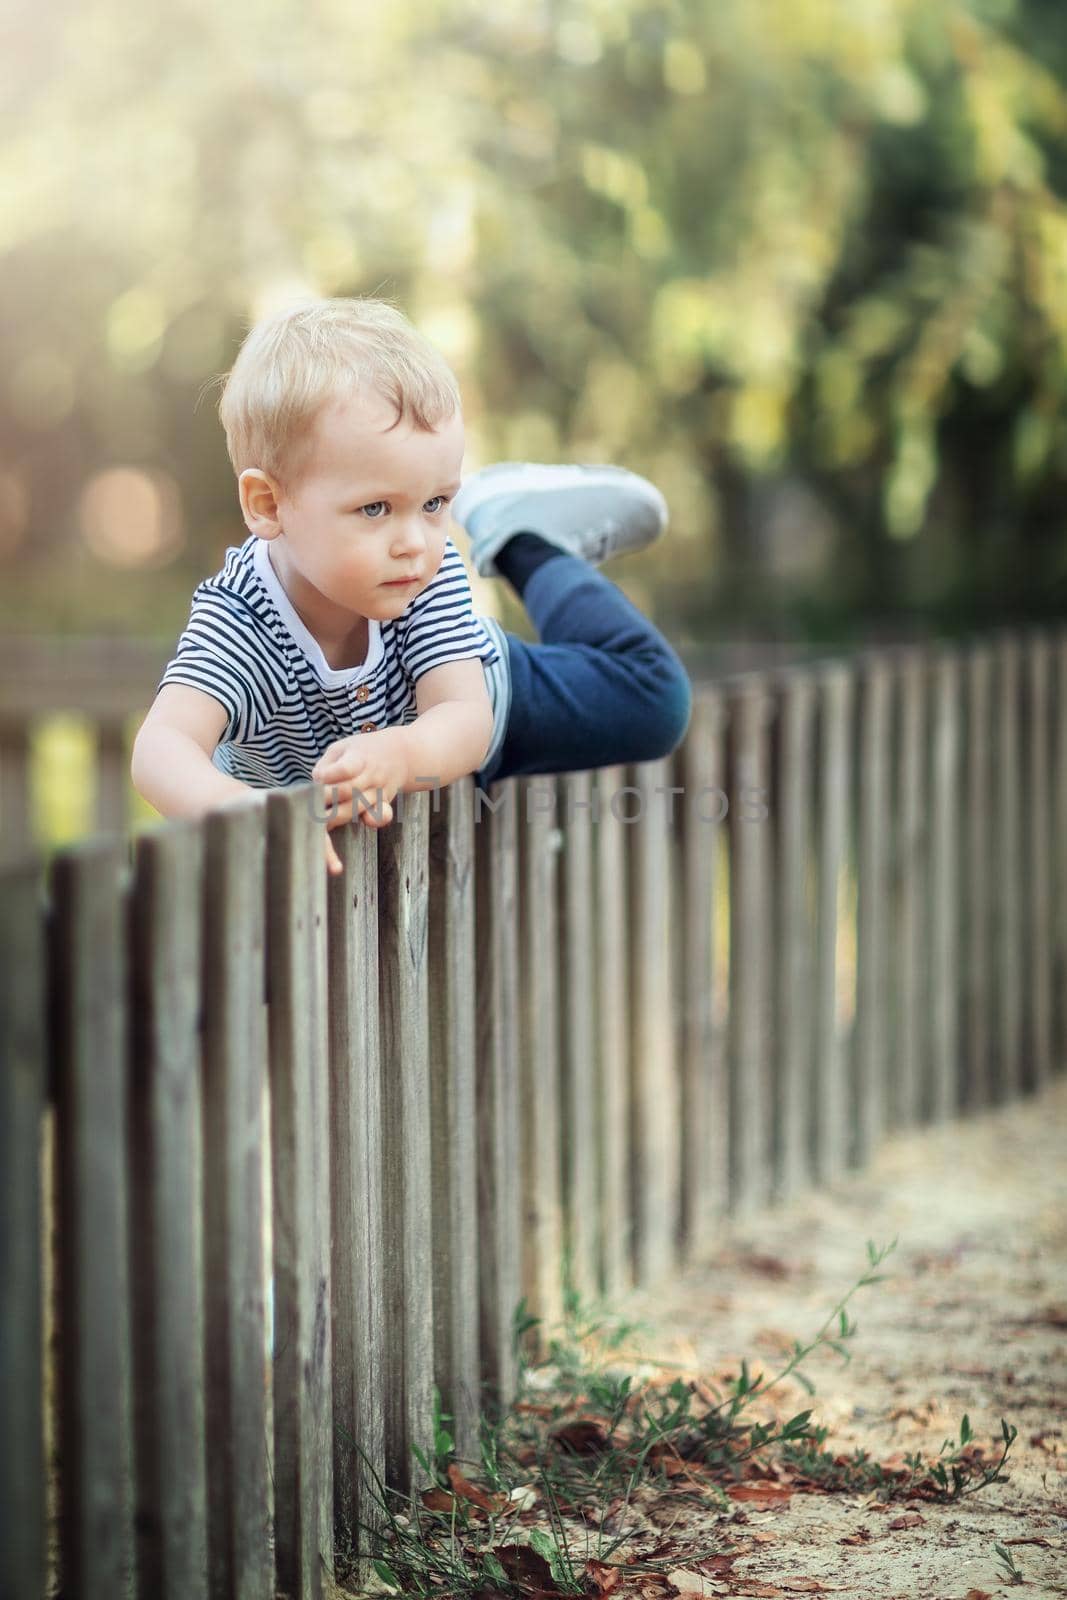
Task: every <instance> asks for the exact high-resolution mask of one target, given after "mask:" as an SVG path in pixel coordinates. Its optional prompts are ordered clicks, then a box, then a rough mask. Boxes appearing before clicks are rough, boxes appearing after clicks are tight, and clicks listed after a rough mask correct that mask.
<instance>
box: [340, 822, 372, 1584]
mask: <svg viewBox="0 0 1067 1600" xmlns="http://www.w3.org/2000/svg"><path fill="white" fill-rule="evenodd" d="M333 838H334V841H335V845H336V848H337V851H338V854H339V855H340V857H341V860H342V862H343V864H344V873H343V876H342V877H340V878H334V879H332V880H331V882H330V885H329V891H328V912H327V915H328V925H329V974H328V982H329V993H330V1008H329V1030H330V1041H329V1048H330V1127H331V1143H330V1190H331V1225H332V1227H331V1232H332V1253H331V1288H332V1299H333V1328H332V1332H333V1367H332V1371H333V1422H334V1428H333V1473H334V1496H335V1505H336V1526H337V1534H338V1537H339V1539H340V1540H342V1541H343V1542H344V1543H345V1544H346V1545H347V1546H349V1547H350V1548H352V1547H354V1546H357V1545H358V1546H359V1547H360V1548H361V1549H365V1550H366V1549H369V1548H371V1547H372V1545H373V1542H374V1538H375V1535H376V1533H377V1531H378V1529H379V1528H380V1527H381V1525H382V1523H383V1522H384V1520H385V1508H384V1506H383V1505H382V1502H381V1485H382V1483H383V1482H384V1479H385V1417H384V1409H383V1407H382V1404H381V1399H380V1397H381V1393H382V1387H383V1383H384V1371H385V1321H384V1302H385V1257H384V1251H385V1245H384V1237H383V1225H382V1206H383V1180H382V1099H381V1097H382V1055H381V1037H380V1031H379V1025H378V835H377V833H376V832H375V831H374V829H372V828H360V829H358V830H356V829H352V828H346V829H343V830H334V834H333ZM360 1576H361V1578H362V1576H363V1574H361V1575H360Z"/></svg>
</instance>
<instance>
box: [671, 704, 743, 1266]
mask: <svg viewBox="0 0 1067 1600" xmlns="http://www.w3.org/2000/svg"><path fill="white" fill-rule="evenodd" d="M725 725H726V710H725V706H724V704H723V700H722V697H721V695H720V694H718V693H717V692H716V691H714V690H710V689H702V690H700V691H699V692H698V693H697V694H696V695H695V696H694V699H693V716H692V721H691V723H690V726H689V733H688V735H687V737H686V739H685V742H684V743H683V745H682V746H681V749H680V750H679V751H678V760H677V765H676V772H675V777H676V780H677V784H678V787H680V788H681V790H682V796H681V800H680V802H679V804H678V811H677V818H678V821H677V825H676V826H675V828H674V829H672V830H671V831H672V836H673V839H674V848H675V870H674V885H675V894H676V905H677V911H676V919H675V920H676V926H677V927H678V928H679V930H680V932H681V934H682V938H681V951H680V952H679V954H678V957H677V959H676V962H675V967H676V972H677V977H678V986H677V988H676V991H675V993H676V999H675V1005H676V1009H677V1018H678V1029H677V1039H678V1043H677V1049H678V1059H679V1062H680V1064H681V1068H680V1070H681V1079H680V1087H681V1111H680V1115H681V1128H682V1135H681V1161H682V1167H681V1230H682V1240H683V1247H684V1252H685V1255H686V1257H687V1258H688V1259H694V1258H697V1257H699V1255H700V1254H701V1252H702V1251H704V1250H706V1249H707V1248H708V1246H709V1245H710V1243H711V1241H712V1239H713V1237H714V1230H715V1225H716V1222H717V1221H718V1219H719V1218H720V1217H722V1216H724V1215H725V1214H726V1211H727V1208H728V1206H729V1182H728V1179H729V1173H728V1168H727V1161H726V1156H727V1149H728V1146H727V1133H728V1126H729V1117H730V1101H729V1084H728V1081H727V1078H726V1062H725V1057H724V1052H723V1049H722V1037H721V1034H720V1033H719V1031H718V1030H717V1028H716V1017H715V988H714V984H715V957H716V951H715V897H716V892H717V889H718V885H719V870H718V869H719V848H718V845H719V835H720V832H721V830H722V828H723V827H724V826H725V825H726V815H727V812H726V810H725V809H724V804H725V805H726V806H728V804H729V801H728V797H727V795H726V791H725V789H724V787H723V785H724V783H725V772H724V763H723V743H722V742H723V735H724V729H725Z"/></svg>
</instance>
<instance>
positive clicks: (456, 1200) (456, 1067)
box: [429, 778, 480, 1464]
mask: <svg viewBox="0 0 1067 1600" xmlns="http://www.w3.org/2000/svg"><path fill="white" fill-rule="evenodd" d="M473 788H474V783H473V779H471V778H464V779H463V781H462V783H458V784H452V785H451V786H450V787H449V788H447V789H445V790H444V791H443V792H441V793H440V794H435V796H434V803H433V809H432V812H431V816H430V903H429V915H430V922H429V960H430V968H429V984H430V990H429V1026H430V1117H431V1123H432V1129H433V1137H432V1154H431V1161H432V1172H431V1188H432V1195H433V1199H432V1221H433V1258H434V1263H435V1268H434V1299H433V1314H434V1369H435V1371H436V1373H437V1375H438V1384H439V1386H440V1389H441V1401H442V1406H443V1409H444V1410H445V1412H446V1413H447V1414H448V1415H449V1416H450V1417H451V1419H452V1422H451V1426H450V1429H449V1431H450V1433H451V1435H452V1438H453V1439H454V1441H455V1445H456V1450H457V1451H458V1453H459V1455H460V1457H461V1458H462V1459H463V1460H464V1462H466V1463H468V1464H469V1463H471V1462H476V1461H477V1460H478V1459H479V1453H478V1412H479V1402H480V1394H479V1381H478V1380H479V1354H478V1320H477V1318H476V1317H472V1316H471V1314H470V1313H471V1307H472V1306H476V1305H477V1304H478V1180H477V1161H478V1149H477V1134H476V1116H477V1088H476V1084H475V1074H474V1067H475V1056H474V1038H475V1011H476V1006H477V971H476V967H475V950H474V813H473V809H472V804H471V796H472V791H473Z"/></svg>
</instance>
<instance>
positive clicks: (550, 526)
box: [452, 461, 667, 578]
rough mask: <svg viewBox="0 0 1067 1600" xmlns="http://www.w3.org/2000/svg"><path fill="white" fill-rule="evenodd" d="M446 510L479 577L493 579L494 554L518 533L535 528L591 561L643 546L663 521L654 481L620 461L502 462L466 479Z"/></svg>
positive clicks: (662, 506)
mask: <svg viewBox="0 0 1067 1600" xmlns="http://www.w3.org/2000/svg"><path fill="white" fill-rule="evenodd" d="M452 515H453V517H454V518H455V520H456V521H457V522H458V523H459V525H460V527H461V528H464V529H466V532H467V534H468V536H469V538H470V542H471V561H472V562H473V564H474V569H475V571H476V572H478V573H479V574H480V575H481V577H483V578H488V577H499V576H500V570H499V568H498V567H497V565H496V562H495V561H494V559H493V557H494V556H495V555H496V553H497V551H498V550H499V549H500V547H501V546H502V545H503V544H506V543H507V541H508V540H509V539H510V538H512V536H513V535H514V534H516V533H536V534H540V536H541V538H542V539H547V540H548V542H549V543H550V544H555V545H558V546H559V548H560V549H561V550H566V551H567V552H568V553H569V554H570V555H575V556H582V557H583V558H584V559H585V560H586V561H588V562H590V563H591V564H592V565H593V566H595V567H598V566H600V564H601V562H603V561H610V560H611V558H612V556H618V555H622V554H624V553H625V552H627V551H631V550H642V549H643V548H644V547H645V545H647V544H651V543H652V542H653V540H655V539H658V538H659V537H660V535H661V534H662V533H663V531H664V530H665V528H666V526H667V502H666V500H664V498H663V496H662V494H661V493H660V491H659V490H658V489H657V488H656V486H655V484H653V483H649V481H648V479H647V478H640V477H638V475H637V473H636V472H627V470H626V469H625V467H599V466H558V467H546V466H539V465H534V464H532V463H530V462H526V461H502V462H500V463H498V464H497V465H496V466H493V467H483V469H482V470H481V472H476V473H474V475H473V476H472V477H470V478H468V479H467V481H466V482H465V483H464V485H463V487H462V488H461V489H460V491H459V493H458V495H457V496H456V498H455V500H453V502H452Z"/></svg>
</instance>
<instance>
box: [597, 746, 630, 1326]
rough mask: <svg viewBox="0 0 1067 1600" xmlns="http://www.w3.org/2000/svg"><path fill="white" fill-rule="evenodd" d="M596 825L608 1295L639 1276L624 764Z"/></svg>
mask: <svg viewBox="0 0 1067 1600" xmlns="http://www.w3.org/2000/svg"><path fill="white" fill-rule="evenodd" d="M597 776H598V787H599V791H600V793H601V795H602V798H601V803H600V808H599V820H598V822H597V826H596V842H595V849H596V929H597V941H596V991H597V1011H598V1014H599V1017H600V1028H599V1030H598V1033H597V1041H596V1054H597V1059H596V1072H597V1097H598V1104H599V1115H598V1117H597V1134H598V1139H597V1171H598V1173H599V1175H600V1205H599V1215H600V1272H601V1283H602V1285H603V1290H604V1293H605V1294H606V1295H618V1294H622V1293H624V1292H625V1291H626V1290H627V1289H628V1288H630V1286H631V1285H632V1283H633V1215H632V1212H631V1209H630V1054H631V1051H632V1048H633V1043H632V1040H631V1038H630V1030H629V1028H628V1026H627V1022H628V1015H629V1013H628V1007H627V969H628V953H629V947H630V941H631V937H632V930H631V928H630V926H629V924H628V922H627V919H626V847H627V840H626V834H627V831H628V830H627V829H626V828H625V827H624V825H623V824H622V823H621V822H620V821H619V819H618V817H617V816H616V815H615V811H614V809H613V806H612V802H613V800H614V799H615V797H616V795H618V794H619V792H620V790H621V789H622V787H623V784H624V780H625V776H626V774H625V769H624V768H623V767H620V766H615V767H602V768H601V769H600V771H599V773H598V775H597Z"/></svg>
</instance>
